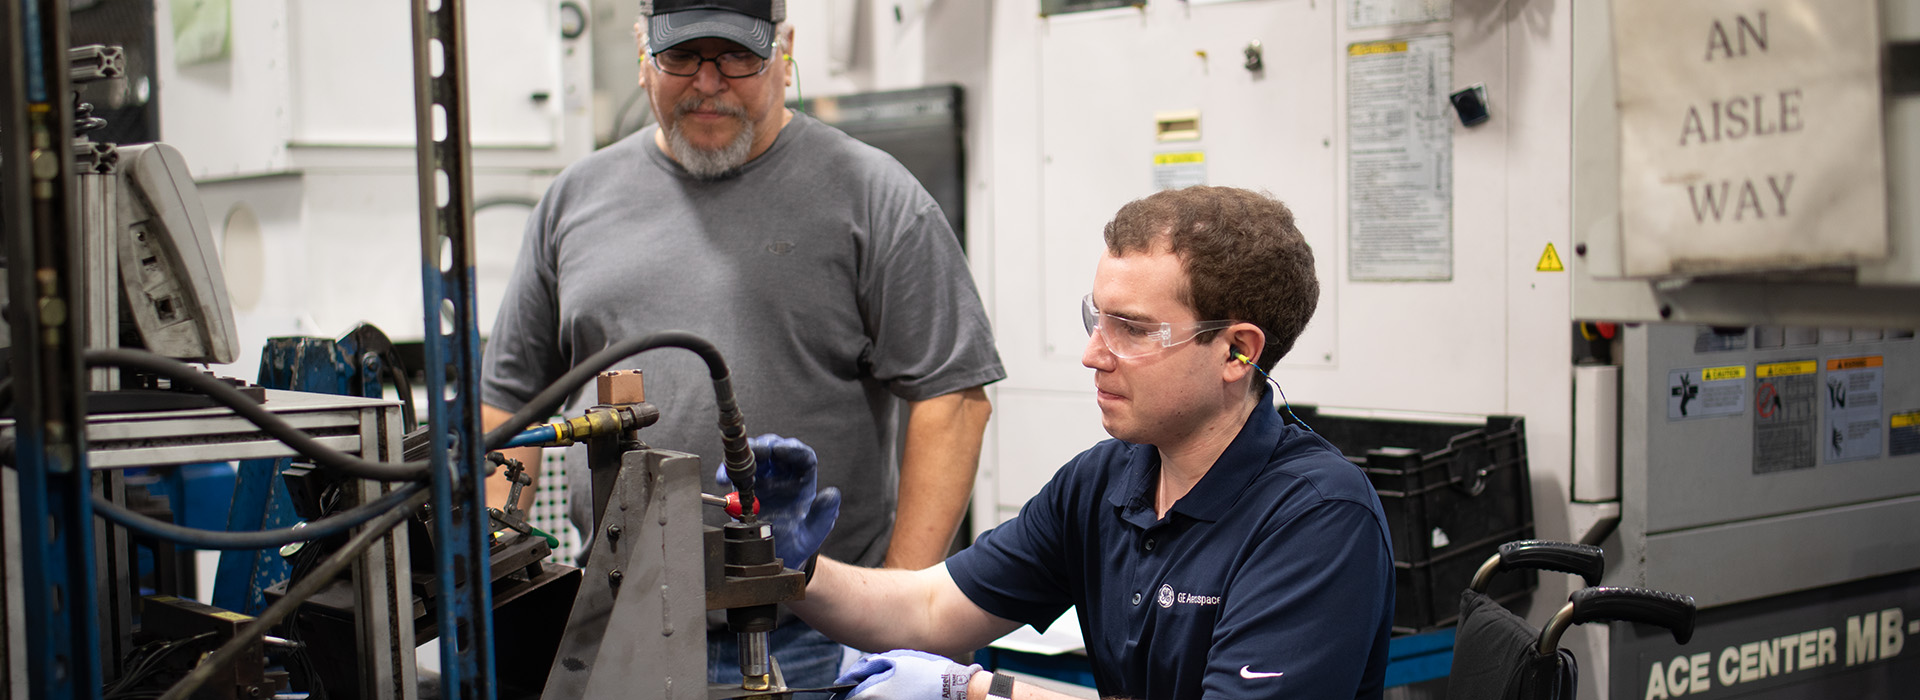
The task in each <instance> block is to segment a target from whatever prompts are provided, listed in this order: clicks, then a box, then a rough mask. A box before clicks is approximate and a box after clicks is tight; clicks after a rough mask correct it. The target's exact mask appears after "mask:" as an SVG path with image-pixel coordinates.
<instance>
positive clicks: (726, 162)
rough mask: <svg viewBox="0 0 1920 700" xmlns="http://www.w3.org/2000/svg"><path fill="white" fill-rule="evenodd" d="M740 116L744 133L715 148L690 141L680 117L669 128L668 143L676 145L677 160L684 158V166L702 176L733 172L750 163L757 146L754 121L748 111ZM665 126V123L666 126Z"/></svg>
mask: <svg viewBox="0 0 1920 700" xmlns="http://www.w3.org/2000/svg"><path fill="white" fill-rule="evenodd" d="M736 118H738V119H739V120H740V133H739V134H736V135H734V137H733V140H732V141H729V142H728V143H727V145H725V146H721V147H719V148H715V149H704V148H700V147H698V146H695V145H693V142H691V141H688V140H687V137H686V134H684V133H682V132H681V131H680V128H679V123H680V122H679V120H678V119H675V120H674V126H673V127H672V128H667V129H666V132H667V146H668V147H670V148H672V149H673V157H674V160H677V161H680V167H683V168H686V169H687V172H688V173H691V174H692V175H693V176H694V177H696V178H699V179H702V180H718V179H720V178H723V177H726V176H728V175H732V174H733V173H734V172H736V171H738V170H739V169H740V166H742V165H746V163H747V153H748V152H750V151H752V150H753V122H751V121H748V120H747V119H746V117H745V116H744V115H736ZM662 128H665V127H662Z"/></svg>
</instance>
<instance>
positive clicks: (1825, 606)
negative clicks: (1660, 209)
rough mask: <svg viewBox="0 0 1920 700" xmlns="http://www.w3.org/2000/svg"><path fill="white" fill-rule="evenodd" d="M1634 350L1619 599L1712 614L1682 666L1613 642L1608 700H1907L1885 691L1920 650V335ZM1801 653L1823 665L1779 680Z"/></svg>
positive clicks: (1778, 335) (1735, 335)
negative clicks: (1910, 639) (1681, 598)
mask: <svg viewBox="0 0 1920 700" xmlns="http://www.w3.org/2000/svg"><path fill="white" fill-rule="evenodd" d="M1623 349H1624V364H1623V367H1622V372H1621V376H1622V380H1621V397H1622V400H1621V416H1620V421H1621V458H1622V459H1621V474H1620V476H1621V496H1622V499H1621V501H1622V507H1621V523H1620V529H1619V534H1618V544H1617V546H1616V545H1614V544H1613V543H1609V545H1608V549H1609V556H1608V559H1609V563H1610V564H1612V565H1613V570H1612V571H1609V573H1608V576H1607V582H1608V583H1610V584H1617V585H1635V586H1646V587H1650V588H1655V589H1659V590H1664V591H1669V592H1674V593H1682V594H1687V595H1691V596H1693V597H1694V598H1695V599H1696V600H1697V601H1698V603H1699V605H1700V607H1701V614H1700V633H1699V634H1698V635H1697V636H1696V639H1695V641H1694V642H1693V643H1691V644H1688V645H1686V646H1685V647H1677V646H1676V645H1674V644H1673V642H1672V640H1671V639H1665V640H1662V639H1660V638H1659V637H1658V636H1657V635H1654V634H1651V633H1649V632H1647V631H1645V630H1639V629H1637V628H1634V627H1633V626H1631V625H1624V624H1616V625H1615V633H1614V634H1613V635H1612V643H1611V647H1612V655H1611V656H1612V659H1613V662H1612V664H1611V669H1612V670H1611V673H1610V676H1611V681H1612V694H1613V695H1614V696H1616V697H1634V698H1642V697H1683V696H1684V697H1762V696H1764V697H1841V696H1842V695H1845V696H1853V695H1852V694H1851V693H1842V694H1838V695H1837V694H1835V693H1836V692H1839V691H1841V689H1842V688H1851V689H1854V690H1867V691H1868V694H1869V695H1870V696H1875V697H1886V696H1885V695H1881V694H1879V693H1878V691H1874V690H1872V689H1876V688H1889V687H1904V688H1908V689H1911V688H1912V687H1914V686H1913V685H1911V684H1907V685H1902V686H1886V685H1884V684H1886V683H1890V682H1892V681H1893V680H1895V679H1897V678H1912V677H1913V676H1915V675H1920V669H1916V668H1915V667H1916V666H1920V648H1915V649H1912V650H1908V649H1906V645H1905V640H1906V639H1907V636H1908V635H1909V634H1920V341H1917V340H1915V338H1914V334H1913V331H1912V329H1848V328H1799V327H1796V328H1783V327H1764V326H1763V327H1749V328H1738V327H1735V328H1718V329H1716V328H1711V327H1706V326H1695V325H1682V324H1650V325H1643V326H1635V327H1630V328H1628V329H1627V332H1626V333H1625V335H1624V348H1623ZM1683 400H1684V401H1685V408H1684V410H1683V408H1682V401H1683ZM1823 635H1824V637H1823ZM1803 638H1805V640H1806V641H1808V642H1809V643H1811V644H1813V645H1815V647H1814V648H1815V650H1816V654H1815V656H1814V658H1813V660H1814V661H1818V662H1819V663H1815V664H1812V665H1810V666H1808V665H1803V664H1801V663H1800V662H1801V661H1805V660H1807V659H1806V658H1805V657H1800V656H1795V657H1794V659H1793V660H1792V662H1789V661H1787V656H1788V655H1789V654H1795V655H1797V654H1799V653H1800V652H1801V648H1802V647H1801V646H1800V642H1801V641H1802V639H1803ZM1821 645H1825V646H1821ZM1903 651H1905V652H1907V653H1904V654H1903V653H1902V652H1903ZM1703 654H1704V656H1702V655H1703ZM1823 654H1824V655H1825V656H1822V655H1823ZM1699 662H1704V663H1708V664H1710V665H1711V667H1710V668H1706V669H1704V670H1703V669H1697V668H1693V666H1695V665H1697V663H1699ZM1676 664H1678V665H1680V666H1681V667H1683V668H1684V670H1685V673H1677V672H1675V671H1674V667H1675V665H1676ZM1785 669H1792V670H1791V671H1788V670H1785ZM1654 673H1662V674H1665V676H1663V678H1662V679H1659V680H1655V679H1653V678H1651V677H1650V676H1651V675H1652V674H1654ZM1703 674H1704V675H1703ZM1670 681H1672V682H1670ZM1728 681H1733V682H1728ZM1836 684H1837V685H1836ZM1676 686H1677V687H1676Z"/></svg>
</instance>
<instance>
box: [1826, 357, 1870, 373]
mask: <svg viewBox="0 0 1920 700" xmlns="http://www.w3.org/2000/svg"><path fill="white" fill-rule="evenodd" d="M1879 366H1880V356H1879V355H1873V356H1871V357H1841V358H1835V359H1832V360H1827V371H1828V372H1838V371H1840V370H1843V369H1867V368H1870V367H1879Z"/></svg>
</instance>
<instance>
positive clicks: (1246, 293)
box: [1106, 186, 1320, 369]
mask: <svg viewBox="0 0 1920 700" xmlns="http://www.w3.org/2000/svg"><path fill="white" fill-rule="evenodd" d="M1106 241H1107V252H1108V253H1109V254H1112V255H1115V256H1121V255H1128V254H1133V253H1144V252H1147V251H1150V250H1152V249H1153V248H1154V246H1155V245H1157V244H1159V243H1160V242H1161V241H1166V243H1167V244H1168V245H1169V247H1171V249H1172V252H1173V254H1174V255H1175V256H1177V257H1179V258H1180V262H1181V265H1182V266H1183V267H1184V268H1185V269H1186V272H1187V293H1186V298H1185V299H1182V301H1184V302H1186V303H1187V305H1188V306H1191V307H1193V310H1194V311H1195V312H1196V313H1198V314H1199V315H1200V318H1201V319H1229V318H1230V319H1234V320H1238V321H1246V322H1248V323H1252V324H1254V325H1256V326H1259V327H1260V329H1261V330H1263V331H1265V332H1266V334H1267V346H1266V348H1265V349H1263V350H1262V351H1261V352H1259V353H1258V354H1257V356H1256V358H1255V362H1256V363H1257V364H1258V365H1259V366H1260V368H1261V369H1273V365H1274V363H1276V362H1279V361H1280V358H1282V357H1285V356H1286V355H1287V353H1288V352H1289V351H1291V350H1293V342H1294V340H1296V339H1298V338H1299V337H1300V331H1301V330H1303V329H1305V328H1306V327H1307V321H1309V320H1311V319H1312V318H1313V310H1314V308H1315V307H1316V306H1317V305H1318V304H1319V302H1320V281H1319V279H1318V278H1317V277H1316V276H1315V275H1314V271H1313V249H1312V248H1311V247H1309V246H1308V245H1307V239H1306V237H1305V236H1302V235H1300V229H1298V228H1295V227H1294V225H1293V212H1292V211H1291V210H1289V209H1287V205H1285V204H1282V203H1280V201H1279V200H1276V199H1274V198H1273V197H1272V196H1270V195H1267V194H1266V193H1263V192H1253V191H1249V190H1243V189H1239V188H1234V187H1207V186H1200V187H1188V188H1185V189H1178V190H1166V191H1163V192H1159V193H1156V194H1153V195H1150V196H1147V197H1143V198H1141V199H1136V200H1134V201H1132V202H1128V203H1127V205H1126V206H1124V207H1121V208H1120V211H1119V213H1117V214H1114V215H1113V221H1110V222H1108V223H1107V227H1106ZM1211 339H1212V333H1209V334H1207V335H1206V336H1205V337H1202V338H1199V339H1198V340H1200V341H1201V342H1208V341H1210V340H1211Z"/></svg>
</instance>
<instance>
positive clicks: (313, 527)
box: [93, 482, 427, 550]
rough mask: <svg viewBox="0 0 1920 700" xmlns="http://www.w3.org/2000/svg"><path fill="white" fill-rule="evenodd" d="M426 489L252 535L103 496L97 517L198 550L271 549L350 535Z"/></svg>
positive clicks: (416, 486)
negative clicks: (191, 523) (192, 523)
mask: <svg viewBox="0 0 1920 700" xmlns="http://www.w3.org/2000/svg"><path fill="white" fill-rule="evenodd" d="M426 489H427V485H426V484H424V483H419V482H415V483H411V484H407V485H405V486H402V487H400V488H399V489H398V490H395V491H394V492H393V493H389V494H387V495H385V496H381V497H380V498H377V499H375V500H372V501H368V502H366V503H362V504H360V505H357V506H354V507H352V508H349V509H347V510H343V511H340V512H338V513H335V514H333V515H329V516H327V517H324V518H321V519H319V520H315V521H312V522H309V523H307V524H305V525H303V526H301V527H288V528H280V529H277V530H257V531H252V532H225V531H219V530H202V529H199V528H192V527H184V526H180V525H175V524H173V523H170V522H167V521H165V520H159V519H157V518H150V517H147V516H145V515H141V514H139V513H135V512H133V511H131V510H127V509H126V508H125V507H123V506H121V505H119V504H117V503H113V502H111V501H108V500H107V499H105V498H101V497H100V495H99V494H94V496H93V513H94V515H98V516H100V517H101V518H104V519H106V520H108V521H110V522H113V523H114V524H116V525H119V526H121V527H124V528H126V529H128V530H132V531H134V532H136V533H139V534H142V535H146V536H148V537H154V538H158V539H162V540H167V541H169V542H178V543H180V544H183V545H186V546H188V547H192V548H194V549H218V550H231V549H267V548H269V547H279V546H281V545H286V544H292V543H294V542H309V541H312V540H318V539H324V538H327V537H332V536H334V535H338V534H340V533H342V532H346V531H347V530H350V529H352V528H354V527H357V526H359V525H361V524H363V523H366V522H368V521H370V520H373V519H374V518H377V517H380V514H382V513H385V512H387V511H390V510H392V509H393V507H394V506H397V505H400V504H401V503H402V502H405V501H406V500H407V499H409V498H412V497H413V495H414V494H417V493H420V492H422V491H425V490H426Z"/></svg>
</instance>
